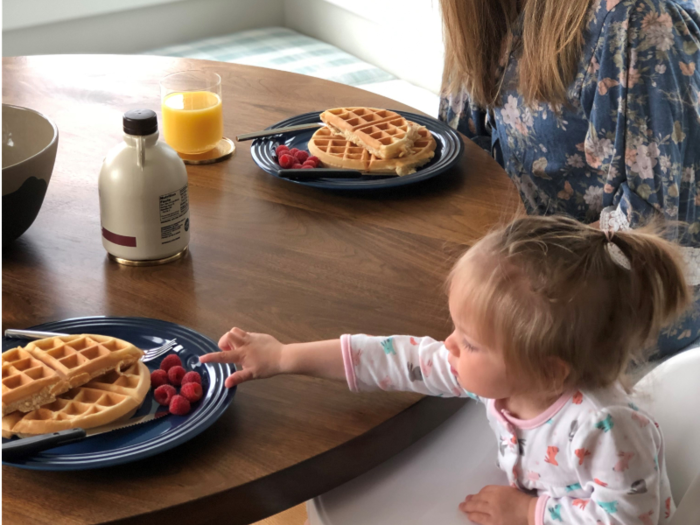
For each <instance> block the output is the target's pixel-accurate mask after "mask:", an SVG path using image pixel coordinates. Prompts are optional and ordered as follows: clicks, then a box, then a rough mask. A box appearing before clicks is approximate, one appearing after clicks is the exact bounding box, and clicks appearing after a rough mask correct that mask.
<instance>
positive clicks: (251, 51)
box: [143, 27, 396, 86]
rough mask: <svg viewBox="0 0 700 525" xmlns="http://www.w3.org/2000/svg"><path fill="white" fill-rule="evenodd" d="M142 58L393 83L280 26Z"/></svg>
mask: <svg viewBox="0 0 700 525" xmlns="http://www.w3.org/2000/svg"><path fill="white" fill-rule="evenodd" d="M143 54H146V55H165V56H175V57H186V58H202V59H205V60H216V61H220V62H233V63H236V64H247V65H252V66H260V67H268V68H271V69H281V70H283V71H291V72H293V73H301V74H303V75H311V76H314V77H319V78H324V79H326V80H333V81H334V82H340V83H341V84H348V85H351V86H361V85H363V84H370V83H375V82H386V81H388V80H395V79H396V77H394V76H393V75H391V74H389V73H387V72H386V71H384V70H382V69H380V68H378V67H376V66H373V65H371V64H368V63H367V62H363V61H362V60H360V59H358V58H356V57H354V56H352V55H350V54H349V53H346V52H345V51H341V50H340V49H338V48H337V47H335V46H332V45H330V44H326V43H325V42H321V41H320V40H316V39H314V38H311V37H308V36H305V35H302V34H300V33H297V32H296V31H292V30H291V29H287V28H284V27H267V28H263V29H253V30H250V31H242V32H240V33H233V34H231V35H225V36H219V37H213V38H207V39H205V40H198V41H196V42H190V43H188V44H181V45H176V46H169V47H163V48H159V49H153V50H150V51H146V52H144V53H143Z"/></svg>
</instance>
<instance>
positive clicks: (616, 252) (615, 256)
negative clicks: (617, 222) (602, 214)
mask: <svg viewBox="0 0 700 525" xmlns="http://www.w3.org/2000/svg"><path fill="white" fill-rule="evenodd" d="M602 231H603V233H604V234H605V238H606V239H607V240H608V242H607V243H605V248H606V249H607V250H608V254H609V255H610V258H611V259H612V260H613V262H614V263H615V264H617V265H618V266H619V267H621V268H624V269H625V270H631V269H632V265H631V264H630V260H629V259H628V258H627V256H626V255H625V254H624V253H623V251H622V250H621V249H620V247H619V246H618V245H617V244H615V243H614V242H612V239H613V236H614V235H615V232H614V231H613V230H611V229H608V230H602Z"/></svg>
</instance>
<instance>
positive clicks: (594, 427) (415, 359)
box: [341, 334, 675, 525]
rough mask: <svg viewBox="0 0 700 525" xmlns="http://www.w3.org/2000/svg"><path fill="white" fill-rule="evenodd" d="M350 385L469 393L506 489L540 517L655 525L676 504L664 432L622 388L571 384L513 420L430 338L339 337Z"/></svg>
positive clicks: (568, 523)
mask: <svg viewBox="0 0 700 525" xmlns="http://www.w3.org/2000/svg"><path fill="white" fill-rule="evenodd" d="M341 347H342V352H343V361H344V364H345V375H346V378H347V381H348V385H349V387H350V390H351V391H353V392H358V391H368V390H378V389H381V390H402V391H413V392H420V393H422V394H427V395H433V396H450V397H452V396H458V397H472V398H474V399H478V400H479V401H482V402H484V403H485V405H486V410H487V417H488V420H489V424H490V425H491V428H492V429H493V431H494V433H495V434H496V439H497V441H498V465H499V467H500V468H501V469H502V470H503V471H505V473H506V474H507V476H508V479H509V480H510V483H511V485H512V486H513V487H517V488H519V489H522V490H524V491H529V492H531V493H532V494H533V495H537V496H538V500H537V509H536V523H537V525H543V524H546V525H589V524H590V525H598V524H605V525H608V524H610V525H612V524H615V525H633V524H634V525H657V524H663V523H667V522H668V521H669V519H670V517H671V515H672V514H673V512H674V510H675V506H674V503H673V499H672V497H671V490H670V485H669V481H668V476H667V474H666V465H665V461H664V456H663V437H662V435H661V431H660V430H659V428H658V425H657V424H656V423H655V422H654V421H653V420H652V419H651V417H650V416H649V415H648V414H646V413H644V412H643V411H641V410H639V409H638V408H637V407H636V406H635V405H634V404H633V403H631V402H630V401H629V399H628V398H627V396H626V395H625V393H624V391H623V390H622V388H621V387H619V386H614V387H611V388H607V389H601V390H597V391H586V390H583V391H580V390H575V391H571V392H566V393H565V394H564V395H562V396H561V398H560V399H559V400H558V401H556V402H555V403H554V404H553V405H552V406H551V407H549V408H548V409H547V410H546V411H545V412H544V413H542V414H540V415H539V416H538V417H537V418H535V419H530V420H520V419H516V418H515V417H513V416H512V415H510V414H509V413H508V412H507V411H506V410H504V409H502V408H501V407H499V403H498V401H494V400H489V399H481V398H478V397H477V396H475V395H474V394H472V393H470V392H467V391H466V390H464V389H463V388H462V387H461V386H460V384H459V382H458V381H457V378H456V377H455V376H454V375H453V374H452V372H451V367H450V365H449V363H448V361H447V356H448V355H449V352H448V350H447V348H445V345H444V344H443V343H442V342H440V341H435V340H434V339H431V338H429V337H410V336H392V337H372V336H367V335H362V334H360V335H352V336H351V335H344V336H343V337H342V338H341Z"/></svg>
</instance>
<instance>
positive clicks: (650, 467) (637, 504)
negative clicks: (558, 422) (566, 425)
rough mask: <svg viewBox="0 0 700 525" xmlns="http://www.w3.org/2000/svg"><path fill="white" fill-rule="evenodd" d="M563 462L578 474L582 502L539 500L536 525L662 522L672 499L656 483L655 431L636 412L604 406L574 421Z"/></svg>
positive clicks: (660, 462) (658, 460) (660, 473)
mask: <svg viewBox="0 0 700 525" xmlns="http://www.w3.org/2000/svg"><path fill="white" fill-rule="evenodd" d="M578 424H579V427H578V430H577V431H576V433H575V434H574V435H573V437H572V438H571V443H570V448H569V451H568V456H569V457H568V458H567V460H568V461H570V463H571V464H572V465H573V467H574V469H575V470H576V472H577V474H578V479H579V483H578V485H580V486H579V487H576V488H575V489H574V490H579V489H583V490H586V491H591V490H592V493H591V494H590V497H588V498H573V497H562V498H550V497H548V496H540V498H539V500H538V502H537V503H538V504H537V512H536V516H535V517H536V523H537V525H541V524H546V525H561V524H562V523H568V524H571V525H594V524H596V523H601V522H602V523H639V524H640V525H643V524H657V523H665V522H666V521H665V520H666V519H667V518H668V517H670V515H671V514H672V512H673V510H674V507H673V500H672V499H671V494H670V489H669V487H668V484H667V483H662V480H663V479H664V476H663V471H662V469H663V457H661V458H659V454H660V453H661V452H660V448H661V433H660V432H659V430H658V429H657V428H656V426H655V423H654V422H653V421H651V420H650V419H649V418H648V417H647V416H645V415H644V414H643V413H642V412H638V411H637V410H636V409H634V408H627V407H610V408H605V409H601V410H599V411H597V412H594V413H593V414H591V415H590V416H587V417H585V418H584V420H582V421H579V422H578Z"/></svg>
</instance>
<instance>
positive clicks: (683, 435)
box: [635, 347, 700, 525]
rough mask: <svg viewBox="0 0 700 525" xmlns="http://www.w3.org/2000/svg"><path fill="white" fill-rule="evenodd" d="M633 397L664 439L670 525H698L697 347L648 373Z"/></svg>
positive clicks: (699, 426)
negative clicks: (671, 506) (670, 499)
mask: <svg viewBox="0 0 700 525" xmlns="http://www.w3.org/2000/svg"><path fill="white" fill-rule="evenodd" d="M635 397H636V398H637V402H638V403H637V404H638V405H640V406H641V407H642V408H644V409H645V410H647V411H648V412H649V413H650V414H652V415H653V416H654V418H655V419H656V422H657V423H658V424H659V426H660V427H661V430H662V432H663V435H664V443H665V446H666V450H665V457H666V469H667V471H668V478H669V481H670V482H671V493H672V494H673V500H674V501H675V502H676V505H677V507H678V510H677V511H676V514H674V517H673V520H672V523H673V524H674V525H686V524H695V525H698V524H700V448H699V447H698V443H697V441H698V437H699V436H700V347H696V348H693V349H690V350H686V351H684V352H682V353H680V354H678V355H676V356H674V357H672V358H670V359H669V360H667V361H665V362H663V363H662V364H660V365H659V366H658V367H656V368H655V369H654V370H652V371H651V372H649V373H648V374H647V375H646V376H644V377H643V378H642V379H641V380H640V381H639V383H637V385H636V386H635ZM691 516H692V517H693V518H691Z"/></svg>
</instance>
